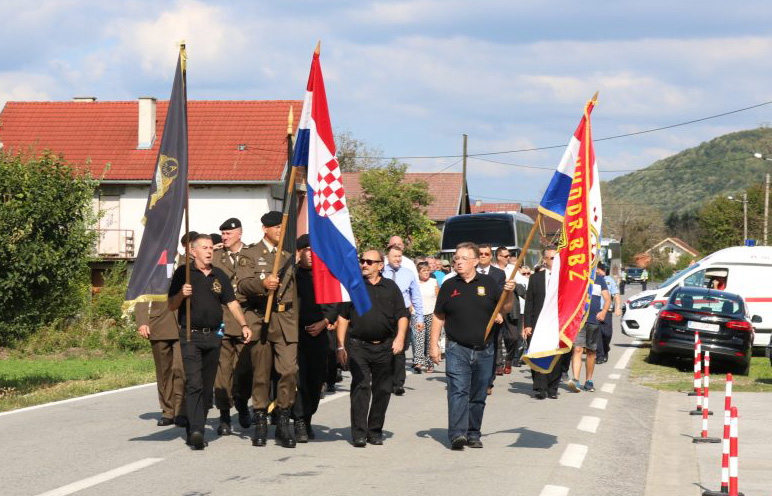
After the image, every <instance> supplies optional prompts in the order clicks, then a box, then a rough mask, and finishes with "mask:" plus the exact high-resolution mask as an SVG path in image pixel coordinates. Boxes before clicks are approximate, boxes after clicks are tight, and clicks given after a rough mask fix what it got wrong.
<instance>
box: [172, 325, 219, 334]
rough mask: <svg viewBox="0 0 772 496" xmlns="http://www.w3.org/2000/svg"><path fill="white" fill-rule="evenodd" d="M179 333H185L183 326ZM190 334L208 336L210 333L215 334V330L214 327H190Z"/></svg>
mask: <svg viewBox="0 0 772 496" xmlns="http://www.w3.org/2000/svg"><path fill="white" fill-rule="evenodd" d="M181 331H183V332H184V331H185V326H183V327H182V328H181ZM190 332H200V333H201V334H209V333H212V332H217V328H216V327H198V328H196V327H191V328H190Z"/></svg>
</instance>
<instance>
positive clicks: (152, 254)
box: [124, 46, 188, 310]
mask: <svg viewBox="0 0 772 496" xmlns="http://www.w3.org/2000/svg"><path fill="white" fill-rule="evenodd" d="M185 59H186V55H185V47H184V46H183V47H181V48H180V55H179V58H178V59H177V71H176V73H175V74H174V84H173V85H172V95H171V98H170V100H169V107H168V110H167V113H166V123H165V124H164V129H163V137H162V138H161V146H160V148H159V150H158V159H157V160H156V166H155V173H154V174H153V181H152V183H151V185H150V194H149V195H148V198H147V205H146V206H145V216H144V218H143V219H142V223H143V224H144V225H145V232H144V234H143V235H142V242H141V243H140V245H139V252H138V253H137V259H136V260H135V262H134V268H133V270H132V273H131V279H130V280H129V287H128V289H127V290H126V301H125V303H124V310H130V309H131V308H132V307H133V306H134V304H135V303H138V302H141V301H165V300H166V299H167V297H166V293H167V291H168V289H169V283H170V282H171V277H172V273H173V272H174V258H175V255H176V253H177V243H178V242H179V241H178V240H179V237H180V227H181V224H182V215H183V213H184V211H185V199H186V195H187V183H188V108H187V105H188V103H187V89H186V83H185Z"/></svg>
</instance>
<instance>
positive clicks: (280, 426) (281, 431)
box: [276, 408, 295, 448]
mask: <svg viewBox="0 0 772 496" xmlns="http://www.w3.org/2000/svg"><path fill="white" fill-rule="evenodd" d="M292 431H293V430H292V429H291V428H290V412H289V409H284V408H282V409H279V420H278V423H277V425H276V440H277V441H278V442H280V443H281V445H282V447H283V448H294V447H295V433H294V432H292Z"/></svg>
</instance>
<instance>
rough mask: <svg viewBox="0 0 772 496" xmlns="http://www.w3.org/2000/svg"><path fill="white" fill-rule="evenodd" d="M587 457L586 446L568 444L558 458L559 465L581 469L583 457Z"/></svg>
mask: <svg viewBox="0 0 772 496" xmlns="http://www.w3.org/2000/svg"><path fill="white" fill-rule="evenodd" d="M586 455H587V446H585V445H583V444H569V445H568V446H566V450H565V451H564V452H563V456H561V457H560V464H561V465H563V466H564V467H573V468H582V463H584V457H585V456H586Z"/></svg>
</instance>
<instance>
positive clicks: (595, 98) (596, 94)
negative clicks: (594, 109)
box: [592, 91, 598, 103]
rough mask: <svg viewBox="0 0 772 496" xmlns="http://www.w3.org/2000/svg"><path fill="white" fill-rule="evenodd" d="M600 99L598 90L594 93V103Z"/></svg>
mask: <svg viewBox="0 0 772 496" xmlns="http://www.w3.org/2000/svg"><path fill="white" fill-rule="evenodd" d="M597 101H598V92H597V91H596V92H595V94H594V95H592V103H596V102H597Z"/></svg>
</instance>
